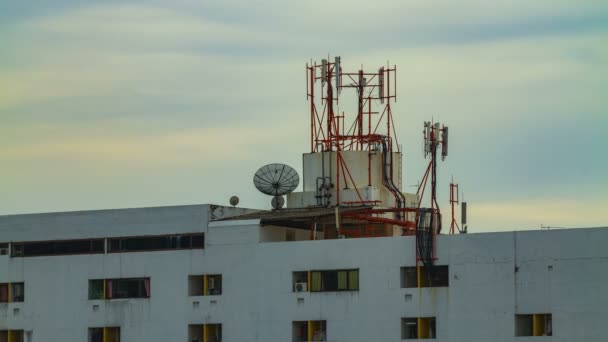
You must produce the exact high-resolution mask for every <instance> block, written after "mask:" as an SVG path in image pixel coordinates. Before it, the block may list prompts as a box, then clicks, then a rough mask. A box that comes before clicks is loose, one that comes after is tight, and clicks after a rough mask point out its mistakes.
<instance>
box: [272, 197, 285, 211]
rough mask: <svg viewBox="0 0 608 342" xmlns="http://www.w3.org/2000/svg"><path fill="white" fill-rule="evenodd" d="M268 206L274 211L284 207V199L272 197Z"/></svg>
mask: <svg viewBox="0 0 608 342" xmlns="http://www.w3.org/2000/svg"><path fill="white" fill-rule="evenodd" d="M270 204H271V205H272V207H273V208H274V209H281V208H283V206H284V205H285V199H284V198H283V196H274V197H273V198H272V200H271V201H270Z"/></svg>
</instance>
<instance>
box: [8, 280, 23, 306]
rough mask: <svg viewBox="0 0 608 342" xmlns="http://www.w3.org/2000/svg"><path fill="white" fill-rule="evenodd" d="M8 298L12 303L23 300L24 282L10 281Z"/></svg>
mask: <svg viewBox="0 0 608 342" xmlns="http://www.w3.org/2000/svg"><path fill="white" fill-rule="evenodd" d="M10 285H11V286H10V289H11V293H10V297H11V298H10V300H11V302H12V303H18V302H23V301H24V300H25V284H24V283H11V284H10Z"/></svg>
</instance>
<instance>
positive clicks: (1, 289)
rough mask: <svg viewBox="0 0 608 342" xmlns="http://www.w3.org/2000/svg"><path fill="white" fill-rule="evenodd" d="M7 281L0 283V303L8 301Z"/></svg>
mask: <svg viewBox="0 0 608 342" xmlns="http://www.w3.org/2000/svg"><path fill="white" fill-rule="evenodd" d="M8 286H9V285H8V283H4V284H0V303H8V302H9V300H8Z"/></svg>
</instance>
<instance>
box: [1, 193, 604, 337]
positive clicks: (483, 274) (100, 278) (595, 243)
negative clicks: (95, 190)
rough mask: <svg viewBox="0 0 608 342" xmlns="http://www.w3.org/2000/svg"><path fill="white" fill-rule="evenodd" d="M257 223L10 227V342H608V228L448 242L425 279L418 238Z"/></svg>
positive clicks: (4, 311)
mask: <svg viewBox="0 0 608 342" xmlns="http://www.w3.org/2000/svg"><path fill="white" fill-rule="evenodd" d="M247 213H251V211H247V210H245V209H238V208H231V207H220V206H211V205H191V206H175V207H158V208H140V209H118V210H101V211H82V212H69V213H50V214H32V215H10V216H3V217H0V295H1V296H0V297H1V298H0V342H4V341H10V342H19V341H29V342H32V341H35V342H39V341H40V342H52V341H74V342H76V341H91V342H97V341H103V342H114V341H123V342H130V341H149V342H154V341H159V342H160V341H172V342H178V341H184V342H193V341H199V342H203V341H205V342H211V341H225V342H242V341H258V342H270V341H272V342H275V341H329V342H356V341H361V342H368V341H383V342H389V341H402V340H406V339H432V340H435V341H497V342H499V341H541V340H544V341H564V342H566V341H568V342H571V341H598V342H599V341H606V340H608V332H607V331H606V330H604V327H603V324H604V322H605V321H607V320H608V295H606V292H605V288H606V284H607V283H608V249H607V248H606V246H607V245H608V228H592V229H564V230H549V231H521V232H506V233H479V234H461V235H438V236H437V237H436V240H437V241H436V245H435V248H436V251H435V253H436V254H435V255H436V258H437V259H436V260H435V265H437V267H436V268H435V269H434V270H433V271H432V272H430V271H429V272H426V271H425V270H421V269H416V247H415V237H414V236H392V237H376V238H353V239H327V240H324V239H323V236H322V234H311V232H310V231H309V230H306V229H298V228H286V227H282V226H278V225H269V224H265V223H263V220H261V219H255V218H251V216H250V215H249V216H248V215H245V216H239V215H242V214H247ZM230 217H232V219H230ZM227 218H228V219H227ZM311 238H312V239H314V240H311ZM535 335H536V336H535Z"/></svg>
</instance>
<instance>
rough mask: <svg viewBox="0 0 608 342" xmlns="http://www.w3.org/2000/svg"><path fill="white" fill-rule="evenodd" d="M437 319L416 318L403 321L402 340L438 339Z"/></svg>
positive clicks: (403, 319)
mask: <svg viewBox="0 0 608 342" xmlns="http://www.w3.org/2000/svg"><path fill="white" fill-rule="evenodd" d="M435 322H436V320H435V317H414V318H402V319H401V339H402V340H416V339H432V338H435V337H436V324H435Z"/></svg>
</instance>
